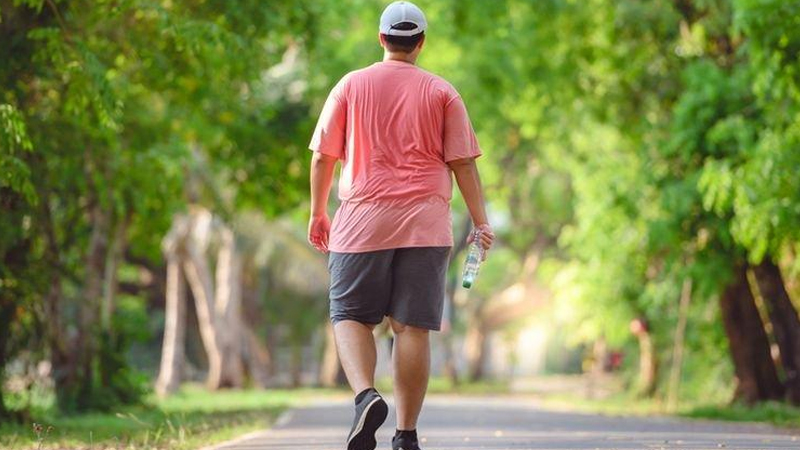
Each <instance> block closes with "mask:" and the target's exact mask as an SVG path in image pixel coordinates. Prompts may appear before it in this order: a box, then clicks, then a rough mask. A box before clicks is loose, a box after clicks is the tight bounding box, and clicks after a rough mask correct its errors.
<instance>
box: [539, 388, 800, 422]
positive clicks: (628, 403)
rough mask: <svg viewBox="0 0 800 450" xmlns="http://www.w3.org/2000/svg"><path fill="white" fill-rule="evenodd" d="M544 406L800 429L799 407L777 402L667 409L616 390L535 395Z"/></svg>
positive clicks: (694, 404)
mask: <svg viewBox="0 0 800 450" xmlns="http://www.w3.org/2000/svg"><path fill="white" fill-rule="evenodd" d="M538 400H539V401H540V404H541V405H542V407H544V408H550V409H556V410H568V411H578V412H585V413H596V414H606V415H612V416H617V415H618V416H631V415H633V416H654V415H659V416H661V415H673V416H677V417H685V418H691V419H710V420H724V421H734V422H759V423H766V424H771V425H775V426H778V427H785V428H793V429H800V408H798V407H796V406H791V405H787V404H785V403H778V402H765V403H760V404H757V405H753V406H747V405H744V404H737V403H734V404H724V403H720V404H703V403H700V402H684V403H682V404H681V405H679V407H678V408H677V409H676V410H675V411H672V412H670V411H668V410H667V408H666V405H665V404H664V402H663V401H661V400H659V399H642V398H636V397H635V396H633V395H629V394H626V393H619V394H615V395H612V396H609V397H607V398H603V399H586V398H584V397H581V396H579V395H569V394H561V395H544V396H542V397H541V398H539V399H538Z"/></svg>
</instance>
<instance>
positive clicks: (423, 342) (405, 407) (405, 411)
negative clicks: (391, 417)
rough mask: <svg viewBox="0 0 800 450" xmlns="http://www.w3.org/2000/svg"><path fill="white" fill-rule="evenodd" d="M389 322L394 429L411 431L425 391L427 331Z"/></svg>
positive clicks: (392, 320)
mask: <svg viewBox="0 0 800 450" xmlns="http://www.w3.org/2000/svg"><path fill="white" fill-rule="evenodd" d="M390 320H391V324H392V331H393V332H394V349H393V351H392V366H393V372H394V403H395V408H396V410H397V429H398V430H415V429H416V428H417V418H419V413H420V411H421V410H422V402H423V400H424V399H425V391H426V390H427V389H428V374H429V372H430V365H431V358H430V341H429V339H428V330H426V329H423V328H417V327H412V326H407V325H403V324H402V323H400V322H398V321H396V320H394V319H391V318H390Z"/></svg>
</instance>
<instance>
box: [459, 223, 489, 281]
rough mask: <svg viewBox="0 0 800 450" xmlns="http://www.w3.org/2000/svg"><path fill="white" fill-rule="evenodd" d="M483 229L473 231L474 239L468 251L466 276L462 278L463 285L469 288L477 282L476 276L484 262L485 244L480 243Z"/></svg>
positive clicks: (465, 266) (465, 265) (465, 267)
mask: <svg viewBox="0 0 800 450" xmlns="http://www.w3.org/2000/svg"><path fill="white" fill-rule="evenodd" d="M480 237H481V231H480V230H475V231H473V239H472V242H471V243H470V244H469V251H468V252H467V261H466V262H465V263H464V276H463V277H462V279H461V285H462V286H464V287H465V288H467V289H469V288H471V287H472V285H473V284H474V283H475V278H477V276H478V271H479V270H480V268H481V262H483V252H484V249H483V246H481V245H480V243H479V242H480Z"/></svg>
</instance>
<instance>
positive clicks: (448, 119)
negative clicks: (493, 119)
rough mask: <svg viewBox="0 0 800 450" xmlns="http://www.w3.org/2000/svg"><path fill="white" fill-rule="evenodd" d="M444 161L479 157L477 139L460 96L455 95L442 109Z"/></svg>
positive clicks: (479, 150)
mask: <svg viewBox="0 0 800 450" xmlns="http://www.w3.org/2000/svg"><path fill="white" fill-rule="evenodd" d="M443 148H444V161H445V162H450V161H453V160H455V159H463V158H477V157H478V156H480V155H481V148H480V146H479V145H478V138H477V137H476V136H475V130H473V129H472V123H471V122H470V120H469V115H468V114H467V107H466V106H464V101H463V100H462V99H461V96H460V95H458V94H455V95H454V96H453V97H451V98H450V100H449V101H448V102H447V104H445V108H444V145H443Z"/></svg>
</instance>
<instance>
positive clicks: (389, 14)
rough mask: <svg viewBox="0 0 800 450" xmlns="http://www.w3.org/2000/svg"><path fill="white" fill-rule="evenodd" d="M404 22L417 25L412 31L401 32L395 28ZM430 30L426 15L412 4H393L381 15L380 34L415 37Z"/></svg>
mask: <svg viewBox="0 0 800 450" xmlns="http://www.w3.org/2000/svg"><path fill="white" fill-rule="evenodd" d="M403 22H410V23H413V24H414V25H416V27H415V28H412V29H410V30H399V29H397V28H393V27H394V26H395V25H397V24H399V23H403ZM426 28H428V21H427V20H425V14H423V13H422V10H421V9H419V7H417V5H415V4H413V3H411V2H393V3H391V4H390V5H389V6H387V7H386V9H384V10H383V14H381V26H380V33H381V34H387V35H389V36H414V35H415V34H420V33H422V32H423V31H425V29H426Z"/></svg>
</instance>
